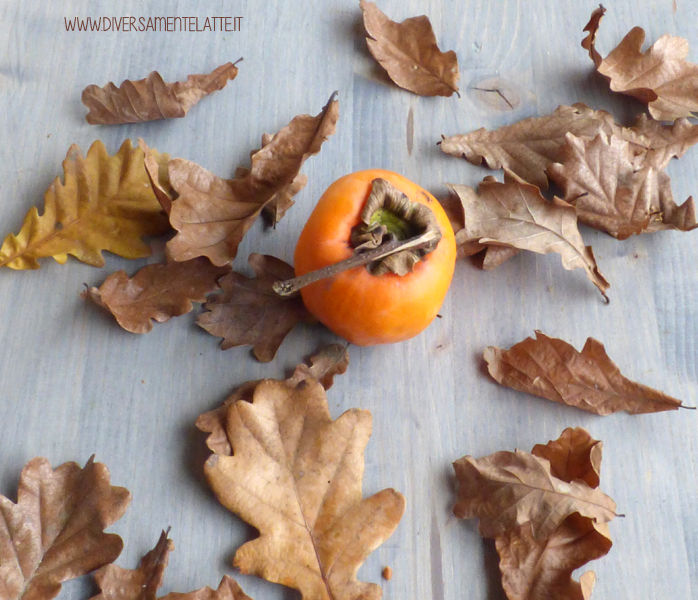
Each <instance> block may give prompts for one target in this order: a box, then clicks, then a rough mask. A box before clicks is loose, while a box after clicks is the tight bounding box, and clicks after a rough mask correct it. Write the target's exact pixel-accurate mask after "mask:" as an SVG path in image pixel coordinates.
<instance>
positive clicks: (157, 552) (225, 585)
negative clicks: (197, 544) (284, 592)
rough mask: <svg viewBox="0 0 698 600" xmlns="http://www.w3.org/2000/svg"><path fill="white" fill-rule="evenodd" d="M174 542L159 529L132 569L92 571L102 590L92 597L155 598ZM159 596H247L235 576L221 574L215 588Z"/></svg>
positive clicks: (165, 599)
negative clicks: (137, 564) (144, 553)
mask: <svg viewBox="0 0 698 600" xmlns="http://www.w3.org/2000/svg"><path fill="white" fill-rule="evenodd" d="M172 550H174V543H173V542H172V540H170V539H168V537H167V533H166V532H164V531H163V532H162V535H161V536H160V539H159V540H158V543H157V545H156V546H155V548H153V549H152V550H151V551H150V552H148V554H146V555H145V556H144V557H143V558H142V559H141V564H140V565H139V567H138V568H137V569H135V570H130V569H122V568H121V567H117V566H116V565H106V566H105V567H102V568H101V569H100V570H99V571H97V573H95V580H96V581H97V584H98V585H99V587H100V589H101V590H102V591H101V593H100V594H98V595H96V596H93V597H92V599H91V600H155V599H156V598H157V591H158V589H160V586H161V585H162V580H163V576H164V574H165V569H166V568H167V563H168V561H169V554H170V552H171V551H172ZM160 600H250V598H249V596H247V594H245V593H244V592H243V591H242V589H241V588H240V586H239V585H238V584H237V582H236V581H235V580H234V579H231V578H230V577H228V576H227V575H225V576H224V577H223V579H222V580H221V583H220V585H219V586H218V590H217V591H216V590H212V589H211V588H209V587H205V588H201V589H200V590H196V591H195V592H189V593H186V594H180V593H176V592H173V593H170V594H167V595H166V596H162V597H161V598H160Z"/></svg>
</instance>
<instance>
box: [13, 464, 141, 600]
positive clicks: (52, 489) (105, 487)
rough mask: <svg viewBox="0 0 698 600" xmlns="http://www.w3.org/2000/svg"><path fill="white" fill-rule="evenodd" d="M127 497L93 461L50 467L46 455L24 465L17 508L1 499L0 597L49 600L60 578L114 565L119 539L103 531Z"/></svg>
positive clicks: (118, 514)
mask: <svg viewBox="0 0 698 600" xmlns="http://www.w3.org/2000/svg"><path fill="white" fill-rule="evenodd" d="M130 500H131V495H130V494H129V492H128V490H126V489H124V488H120V487H113V486H111V485H110V483H109V472H108V470H107V468H106V467H105V466H104V465H103V464H101V463H95V462H93V459H92V458H91V459H90V460H89V461H88V462H87V464H86V465H85V467H84V468H82V469H81V468H80V467H79V466H78V465H77V464H75V463H65V464H63V465H61V466H59V467H58V468H56V469H55V470H54V469H52V468H51V465H49V463H48V461H47V460H46V459H45V458H35V459H33V460H32V461H30V462H29V463H27V465H26V466H25V467H24V470H23V471H22V475H21V477H20V482H19V489H18V492H17V504H14V503H13V502H11V501H10V500H8V499H7V498H5V497H4V496H0V598H2V599H3V600H50V599H51V598H54V597H56V596H57V595H58V594H59V592H60V590H61V583H63V582H64V581H68V580H70V579H74V578H76V577H80V576H82V575H85V574H86V573H89V572H90V571H93V570H94V569H97V568H99V567H101V566H103V565H105V564H107V563H111V562H112V561H114V560H116V558H117V557H118V556H119V554H120V553H121V549H122V548H123V542H122V541H121V538H120V537H119V536H118V535H114V534H106V533H104V529H105V528H107V527H108V526H109V525H111V524H112V523H114V522H115V521H117V520H118V519H119V518H121V516H122V515H123V514H124V511H125V510H126V507H127V506H128V503H129V502H130Z"/></svg>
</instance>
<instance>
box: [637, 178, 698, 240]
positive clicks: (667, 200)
mask: <svg viewBox="0 0 698 600" xmlns="http://www.w3.org/2000/svg"><path fill="white" fill-rule="evenodd" d="M657 181H658V187H659V200H658V204H659V210H658V211H657V212H654V213H653V214H652V216H651V218H650V224H649V226H648V227H647V231H648V233H652V232H654V231H660V230H664V229H678V230H679V231H692V230H694V229H695V228H696V227H698V219H696V206H695V203H694V201H693V198H692V197H690V196H689V198H688V199H687V200H686V201H685V202H684V203H683V204H682V205H681V206H678V205H677V204H676V202H674V194H673V193H672V191H671V181H670V180H669V176H668V175H667V174H666V173H661V172H660V173H657Z"/></svg>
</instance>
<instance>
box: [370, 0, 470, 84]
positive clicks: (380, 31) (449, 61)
mask: <svg viewBox="0 0 698 600" xmlns="http://www.w3.org/2000/svg"><path fill="white" fill-rule="evenodd" d="M359 5H360V7H361V10H362V11H363V15H364V26H365V27H366V32H367V33H368V35H369V36H370V37H368V38H367V39H366V41H367V43H368V49H369V50H370V52H371V54H372V55H373V57H374V58H375V59H376V60H377V61H378V62H379V63H380V65H381V66H382V67H383V68H384V69H385V70H386V71H387V72H388V75H389V76H390V79H392V80H393V81H394V82H395V83H396V84H397V85H398V86H400V87H401V88H404V89H406V90H409V91H411V92H414V93H415V94H419V95H421V96H452V95H453V94H454V93H456V94H457V93H458V79H459V78H460V71H459V70H458V57H457V56H456V53H455V52H454V51H453V50H450V51H448V52H441V50H439V47H438V45H437V43H436V36H435V35H434V30H433V29H432V27H431V22H430V21H429V18H428V17H426V16H421V17H412V18H411V19H406V20H404V21H403V22H402V23H395V21H391V20H390V19H389V18H388V17H387V16H385V14H383V12H382V11H381V10H380V9H379V8H378V7H377V6H376V5H375V4H374V3H373V2H367V1H366V0H360V2H359Z"/></svg>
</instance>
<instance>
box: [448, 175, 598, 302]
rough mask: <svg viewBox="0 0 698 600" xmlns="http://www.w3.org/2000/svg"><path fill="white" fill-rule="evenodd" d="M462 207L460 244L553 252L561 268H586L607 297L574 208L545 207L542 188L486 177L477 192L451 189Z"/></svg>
mask: <svg viewBox="0 0 698 600" xmlns="http://www.w3.org/2000/svg"><path fill="white" fill-rule="evenodd" d="M448 187H449V188H450V189H451V190H452V191H453V192H454V193H456V194H457V195H458V197H459V198H460V200H461V202H462V203H463V211H464V214H465V227H464V228H463V229H462V230H461V231H459V232H458V233H457V234H456V242H457V243H458V245H461V244H463V243H472V242H476V243H480V244H496V245H502V246H507V247H515V248H519V249H520V250H530V251H532V252H538V253H539V254H547V253H549V252H556V253H557V254H559V255H560V257H561V258H562V265H563V266H564V267H565V269H568V270H571V269H578V268H581V269H584V270H585V271H586V274H587V277H588V278H589V280H590V281H592V282H593V283H594V285H595V286H596V287H597V288H598V289H599V291H600V292H601V293H602V294H603V295H604V297H606V293H605V292H606V290H607V289H608V288H609V287H610V285H609V283H608V282H607V281H606V280H605V279H604V277H603V275H601V273H600V272H599V269H598V267H597V266H596V261H595V259H594V254H593V253H592V251H591V247H590V246H584V241H583V240H582V236H581V235H580V234H579V231H578V229H577V214H576V212H575V210H574V208H573V207H572V206H570V205H569V204H567V203H566V202H564V201H562V200H559V199H558V198H556V199H555V202H554V203H553V204H551V203H549V202H548V201H547V200H546V199H545V198H543V196H541V194H540V190H539V189H538V188H537V187H536V186H534V185H530V184H528V183H525V182H523V181H521V180H520V179H518V178H517V177H516V176H514V175H512V174H511V173H509V172H505V179H504V183H500V182H498V181H496V180H495V179H494V178H492V177H486V178H485V179H484V180H483V181H482V182H481V183H480V187H479V190H478V193H476V192H475V190H473V189H472V188H471V187H468V186H465V185H449V186H448Z"/></svg>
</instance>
